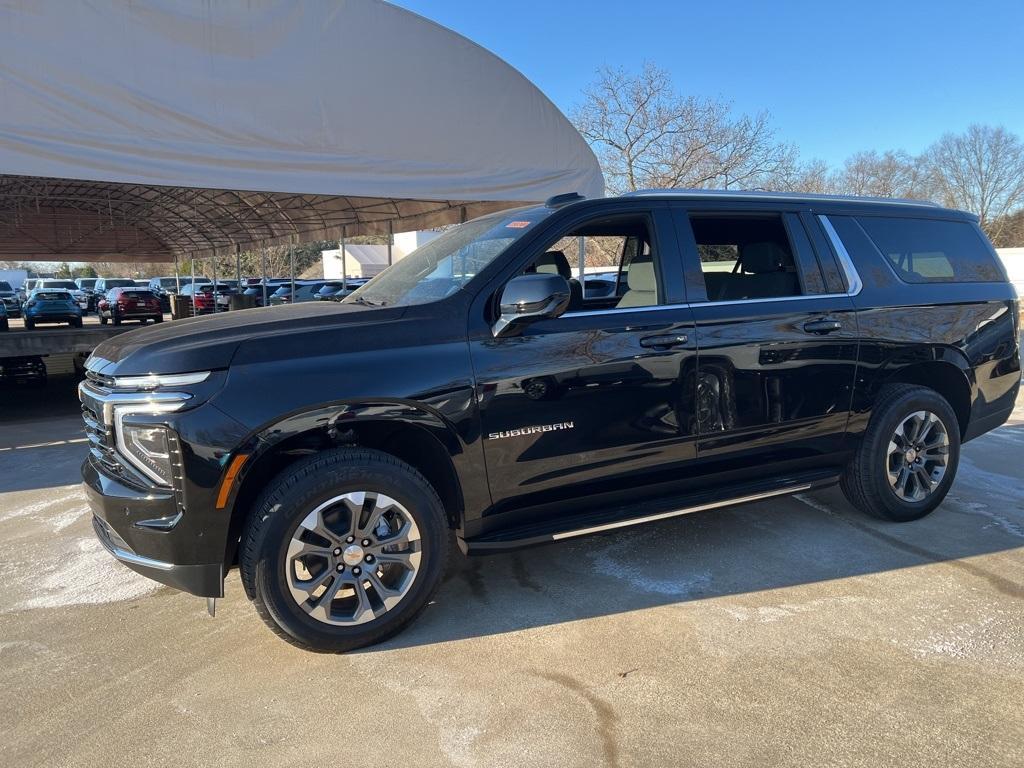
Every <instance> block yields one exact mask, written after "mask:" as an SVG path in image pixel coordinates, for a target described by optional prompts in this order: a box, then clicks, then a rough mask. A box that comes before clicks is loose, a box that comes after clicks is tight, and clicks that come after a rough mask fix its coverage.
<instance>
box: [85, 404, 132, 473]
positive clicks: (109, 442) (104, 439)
mask: <svg viewBox="0 0 1024 768" xmlns="http://www.w3.org/2000/svg"><path fill="white" fill-rule="evenodd" d="M82 420H83V421H84V422H85V436H86V437H87V438H88V439H89V453H91V454H92V457H93V459H94V460H95V461H96V462H97V463H98V464H99V465H100V466H101V467H102V468H103V469H105V470H106V471H107V472H109V473H111V474H114V475H116V476H118V477H120V476H122V475H123V474H124V471H125V470H124V467H123V466H122V465H121V463H120V462H119V461H118V460H117V455H116V453H115V452H114V434H113V430H112V429H110V428H109V427H107V425H106V424H104V423H103V416H102V415H101V414H98V413H96V411H94V410H93V409H92V408H91V407H89V405H86V404H84V403H83V405H82Z"/></svg>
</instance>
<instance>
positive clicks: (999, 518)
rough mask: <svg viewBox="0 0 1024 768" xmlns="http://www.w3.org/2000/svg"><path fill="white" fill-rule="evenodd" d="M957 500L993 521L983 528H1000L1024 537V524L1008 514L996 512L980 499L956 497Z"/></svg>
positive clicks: (962, 505) (970, 510) (965, 507)
mask: <svg viewBox="0 0 1024 768" xmlns="http://www.w3.org/2000/svg"><path fill="white" fill-rule="evenodd" d="M956 502H957V503H958V504H959V505H960V506H961V507H963V508H964V509H966V510H968V511H969V512H970V513H971V514H974V515H980V516H981V517H985V518H988V519H989V520H991V521H992V522H990V523H988V524H987V525H984V526H982V529H985V528H999V529H1001V530H1003V531H1005V532H1006V533H1009V534H1011V535H1013V536H1017V537H1019V538H1022V539H1024V525H1022V524H1021V523H1018V522H1016V521H1014V520H1011V519H1010V518H1008V517H1007V516H1006V515H1001V514H999V513H998V512H995V511H994V510H992V509H991V508H990V507H989V506H988V504H982V503H981V502H980V501H963V500H961V499H956Z"/></svg>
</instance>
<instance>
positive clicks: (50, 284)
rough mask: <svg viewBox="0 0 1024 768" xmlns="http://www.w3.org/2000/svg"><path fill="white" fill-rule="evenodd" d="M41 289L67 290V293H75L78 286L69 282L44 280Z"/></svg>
mask: <svg viewBox="0 0 1024 768" xmlns="http://www.w3.org/2000/svg"><path fill="white" fill-rule="evenodd" d="M40 287H41V288H67V289H68V290H69V291H77V290H78V286H77V285H75V283H74V282H73V281H71V280H46V281H44V282H43V284H42V285H41V286H40Z"/></svg>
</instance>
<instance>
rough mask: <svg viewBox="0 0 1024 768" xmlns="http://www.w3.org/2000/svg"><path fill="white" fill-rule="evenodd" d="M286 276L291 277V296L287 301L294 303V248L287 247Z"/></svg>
mask: <svg viewBox="0 0 1024 768" xmlns="http://www.w3.org/2000/svg"><path fill="white" fill-rule="evenodd" d="M288 276H289V278H290V279H291V283H292V297H291V301H289V302H288V303H289V304H294V303H295V249H294V248H289V249H288Z"/></svg>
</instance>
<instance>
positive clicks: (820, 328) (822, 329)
mask: <svg viewBox="0 0 1024 768" xmlns="http://www.w3.org/2000/svg"><path fill="white" fill-rule="evenodd" d="M842 327H843V324H842V323H840V322H839V321H838V320H831V319H829V318H826V317H823V318H820V319H818V320H810V321H808V322H806V323H804V330H805V331H807V333H832V331H838V330H840V329H841V328H842Z"/></svg>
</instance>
